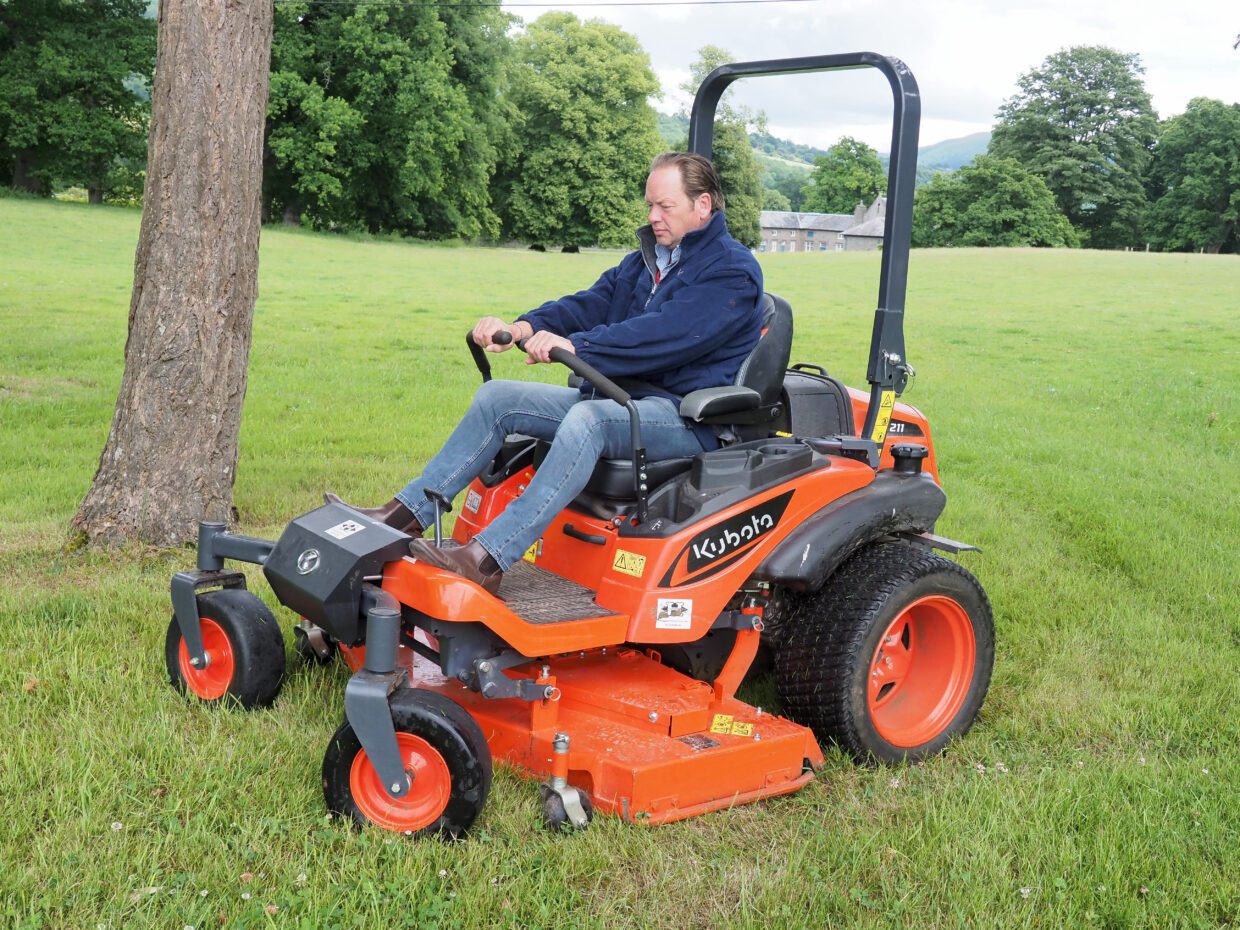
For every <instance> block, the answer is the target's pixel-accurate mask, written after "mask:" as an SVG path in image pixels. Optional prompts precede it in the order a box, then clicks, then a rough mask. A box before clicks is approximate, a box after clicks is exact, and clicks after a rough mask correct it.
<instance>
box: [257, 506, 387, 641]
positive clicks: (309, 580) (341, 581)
mask: <svg viewBox="0 0 1240 930" xmlns="http://www.w3.org/2000/svg"><path fill="white" fill-rule="evenodd" d="M408 554H409V536H407V535H406V534H405V533H402V532H400V531H399V530H394V529H392V527H390V526H387V525H386V524H383V523H379V522H378V521H376V520H372V519H370V518H369V517H366V516H363V515H362V514H360V513H358V512H357V511H356V510H353V509H351V508H349V507H344V506H341V505H340V504H327V505H326V506H323V507H320V508H319V509H318V510H312V511H310V512H309V513H307V514H303V515H302V516H300V517H298V518H297V519H295V520H293V522H291V523H290V524H289V525H288V527H287V528H286V529H285V530H284V533H283V535H281V536H280V539H279V541H278V542H277V543H276V547H275V549H273V550H272V551H271V555H269V556H268V557H267V561H266V562H264V563H263V574H265V575H266V576H267V582H268V583H269V584H270V585H271V590H272V591H274V592H275V594H276V597H277V598H279V600H280V603H281V604H283V605H284V606H285V607H288V608H289V609H290V610H293V611H296V612H297V613H299V614H301V615H302V616H303V617H305V618H306V619H307V620H309V621H310V622H311V623H313V624H315V625H316V626H320V627H322V628H323V629H325V630H326V631H327V632H328V633H330V634H331V635H332V636H333V637H335V638H336V639H337V640H338V641H339V642H342V643H344V644H346V645H350V646H352V645H357V644H358V643H360V642H361V640H362V639H363V636H364V634H365V623H364V622H363V620H362V617H361V597H362V583H363V581H364V580H365V579H366V578H367V577H368V576H373V575H380V574H382V573H383V566H384V565H385V564H386V563H388V562H392V561H395V560H396V559H399V558H400V557H401V556H404V555H408Z"/></svg>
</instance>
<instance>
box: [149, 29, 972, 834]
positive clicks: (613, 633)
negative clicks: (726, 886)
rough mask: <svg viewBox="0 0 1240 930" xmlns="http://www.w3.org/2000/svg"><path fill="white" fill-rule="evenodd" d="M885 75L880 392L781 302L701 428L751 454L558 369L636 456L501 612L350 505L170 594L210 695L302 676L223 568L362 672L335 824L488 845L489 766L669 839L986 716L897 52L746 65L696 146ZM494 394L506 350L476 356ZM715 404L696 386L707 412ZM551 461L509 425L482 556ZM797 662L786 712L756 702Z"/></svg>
mask: <svg viewBox="0 0 1240 930" xmlns="http://www.w3.org/2000/svg"><path fill="white" fill-rule="evenodd" d="M858 67H873V68H876V69H878V70H879V71H881V72H882V73H883V74H884V75H885V76H886V77H887V79H888V82H889V83H890V85H891V87H892V91H893V97H894V101H895V108H894V116H895V118H894V120H893V133H892V148H891V162H890V168H889V177H888V192H887V197H888V199H887V223H886V229H885V234H884V240H883V254H882V266H881V273H880V286H879V300H878V310H877V312H876V314H875V324H874V332H873V337H872V341H871V350H870V358H869V368H868V373H867V378H868V381H869V385H870V387H869V390H868V391H859V390H855V389H850V388H847V387H845V386H844V385H842V384H841V383H840V382H839V381H837V380H836V379H834V378H832V377H831V376H830V375H828V374H827V372H826V371H825V370H823V369H821V368H819V367H817V366H814V365H794V366H793V367H791V368H789V367H788V361H789V355H790V352H791V343H792V313H791V309H790V308H789V306H788V304H787V303H786V302H784V301H783V300H781V299H780V298H778V297H774V296H773V295H767V296H766V297H765V298H764V314H765V319H764V326H763V336H762V338H761V340H760V341H759V343H758V346H757V347H756V348H755V349H754V352H753V354H752V355H751V357H750V360H749V361H748V362H747V363H746V364H745V365H744V366H743V367H742V369H741V371H742V374H741V376H740V377H739V378H738V383H737V384H736V385H734V386H732V387H729V388H713V389H710V391H709V392H695V393H694V394H690V395H689V396H687V397H685V398H684V400H683V402H682V407H681V413H682V415H684V416H687V417H690V418H692V419H696V420H699V421H702V422H715V423H726V424H728V425H729V426H730V427H731V428H732V431H733V433H734V434H735V438H736V441H735V442H732V443H730V444H728V445H725V446H724V447H723V448H720V449H718V450H716V451H712V452H704V453H702V454H700V455H698V456H696V457H693V458H686V459H675V460H670V461H659V462H647V461H645V457H644V453H643V451H642V445H641V438H640V422H639V420H638V417H637V411H636V409H635V407H634V406H633V405H632V404H631V400H630V397H629V395H628V393H627V392H626V391H625V390H624V389H623V387H622V386H620V385H617V384H615V383H613V382H611V381H609V380H608V379H607V378H604V377H603V376H601V375H600V374H599V373H598V372H596V371H594V370H593V369H592V368H591V367H590V366H588V365H586V364H585V363H583V362H581V360H580V359H578V358H576V356H574V355H572V354H571V353H563V352H561V353H560V354H559V355H558V356H553V357H555V358H556V360H557V361H561V362H563V363H564V364H565V365H567V366H569V367H570V368H572V369H573V371H574V373H575V374H576V375H578V376H579V377H583V378H585V379H587V380H589V381H590V382H592V383H593V384H594V386H595V388H596V389H597V390H598V392H599V393H600V394H602V395H604V396H607V397H610V398H612V399H613V400H615V401H616V402H617V403H620V404H622V405H625V406H626V407H628V409H629V412H630V416H631V419H632V430H633V437H634V442H633V447H634V449H635V453H634V455H633V458H632V459H631V460H623V461H621V460H609V459H605V460H603V461H601V462H600V463H599V465H598V467H597V469H596V471H595V473H594V476H593V478H592V479H591V482H590V485H589V486H588V487H587V489H586V490H585V491H584V492H583V493H582V494H581V495H580V496H579V497H578V498H577V499H576V500H574V501H573V502H572V504H570V505H569V506H568V507H567V508H565V510H564V511H563V512H562V513H560V514H559V515H558V517H557V518H556V520H555V521H554V522H553V523H552V525H551V526H550V527H549V528H548V529H547V531H546V532H545V533H544V534H543V537H542V538H541V539H540V540H539V542H538V543H537V544H536V545H535V546H533V547H532V548H531V549H530V551H529V552H528V553H527V554H526V557H525V559H524V560H523V561H522V562H519V563H518V564H517V565H515V566H513V568H512V569H511V570H510V571H509V572H507V573H506V574H505V578H504V583H503V586H502V589H501V596H499V597H497V596H493V595H491V594H489V593H487V592H486V591H485V590H483V589H482V588H481V587H479V586H477V585H475V584H473V583H472V582H470V581H467V580H465V579H463V578H461V577H459V576H457V575H454V574H452V573H449V572H445V571H442V570H439V569H436V568H434V567H431V566H428V565H426V564H423V563H419V562H416V561H414V560H413V559H412V558H410V557H409V556H408V543H409V537H408V536H406V535H405V534H404V533H402V532H399V531H397V530H395V529H392V528H391V527H388V526H386V525H384V524H381V523H378V522H376V521H374V520H372V519H370V518H368V517H366V516H365V515H363V514H360V513H358V512H357V511H355V510H352V509H350V508H349V507H347V506H344V505H341V504H328V505H326V506H323V507H320V508H319V509H317V510H314V511H311V512H310V513H307V514H304V515H303V516H300V517H298V518H297V519H295V520H293V521H292V522H291V523H290V524H289V526H288V527H287V529H286V530H285V531H284V533H283V535H282V536H281V537H280V539H279V540H277V541H275V542H271V541H268V540H262V539H256V538H253V537H247V536H241V535H238V534H233V533H230V532H228V531H227V530H226V528H225V527H224V525H223V524H218V523H204V524H202V525H201V526H200V528H199V540H198V565H197V568H196V569H195V570H193V571H186V572H180V573H178V574H177V575H176V576H175V577H174V578H173V581H172V601H173V607H174V616H173V619H172V622H171V624H170V625H169V628H168V636H167V642H166V650H165V658H166V661H167V667H168V673H169V676H170V678H171V681H172V683H173V685H174V686H175V687H177V688H178V689H180V690H181V691H183V692H185V693H187V694H190V695H193V696H195V697H196V698H198V699H200V700H203V701H208V702H221V703H225V702H226V703H232V704H236V705H240V706H243V707H255V706H261V705H265V704H269V703H270V702H271V701H273V700H274V699H275V697H276V694H277V692H278V691H279V689H280V685H281V682H282V679H283V675H284V666H285V651H284V640H283V637H282V635H281V632H280V629H279V626H278V625H277V623H276V620H275V617H274V616H273V614H272V612H271V611H270V610H269V609H268V608H267V607H266V606H265V605H264V603H263V602H262V601H261V600H260V599H259V598H258V597H256V596H255V595H253V594H252V593H250V592H249V591H247V590H246V579H245V576H244V575H243V574H242V573H241V572H239V571H236V570H234V569H229V568H228V567H227V566H226V560H234V561H246V562H252V563H257V564H260V565H262V567H263V572H264V574H265V576H266V578H267V580H268V582H269V584H270V585H271V588H272V590H273V592H274V593H275V595H276V597H277V598H278V600H279V601H280V602H281V603H282V604H284V605H285V606H286V607H288V608H289V609H291V610H292V611H294V612H295V613H297V614H298V615H300V617H301V618H302V619H301V621H300V622H299V623H298V625H297V627H296V629H295V634H296V636H297V650H298V652H300V653H301V654H302V655H303V656H304V657H305V658H307V659H309V660H311V661H322V662H326V661H330V660H332V659H333V658H334V657H336V656H341V657H343V659H344V661H346V662H347V663H348V664H349V666H350V667H351V668H352V670H353V672H354V674H353V677H352V678H351V679H350V681H349V683H348V685H347V687H346V689H345V720H344V722H343V723H342V724H341V726H340V728H339V729H338V730H337V731H336V733H335V735H333V736H332V738H331V740H330V742H329V744H328V748H327V752H326V754H325V757H324V760H323V790H324V795H325V798H326V802H327V805H328V808H329V809H330V810H331V811H332V812H333V813H335V814H337V815H342V816H347V817H350V818H352V820H353V821H354V822H356V823H357V824H359V825H365V824H373V825H376V826H379V827H382V828H384V829H388V830H393V831H399V832H402V833H408V834H415V835H441V836H458V835H462V834H464V833H465V832H466V831H467V830H468V829H469V828H470V826H471V825H472V824H473V823H474V821H475V819H476V818H477V817H478V815H479V813H480V812H481V810H482V808H483V806H484V803H485V801H486V797H487V792H488V790H489V787H490V782H491V772H492V764H493V761H500V762H503V763H505V764H507V765H510V766H512V767H514V768H515V769H517V770H518V771H520V772H522V773H525V774H528V775H530V776H533V777H535V778H538V779H541V791H542V795H543V805H544V807H543V810H544V818H545V820H546V822H547V823H548V825H550V826H552V827H565V826H572V827H584V826H585V825H586V824H587V823H588V821H589V820H590V818H591V817H592V816H593V814H594V812H596V811H602V812H604V813H607V814H611V815H615V816H618V817H621V818H623V819H624V820H626V821H632V822H638V823H646V824H659V823H664V822H668V821H674V820H679V819H682V818H685V817H690V816H693V815H695V814H702V813H705V812H708V811H714V810H719V809H722V808H728V807H731V806H733V805H735V804H742V803H746V802H749V801H755V800H758V799H760V798H766V797H770V796H772V795H780V794H786V793H789V792H792V791H795V790H797V789H798V788H800V787H802V786H803V785H805V784H806V783H807V782H808V781H810V779H812V778H813V773H814V771H815V769H817V768H819V767H820V766H821V765H822V764H823V755H822V750H821V749H820V745H821V744H822V743H823V742H826V741H829V742H833V743H835V744H837V745H839V746H840V747H841V748H842V749H843V750H844V751H846V752H847V753H849V754H851V755H852V756H853V757H854V758H856V759H857V760H858V761H862V762H870V761H877V762H899V761H904V760H909V761H915V760H918V759H922V758H925V757H926V756H929V755H931V754H934V753H938V752H940V751H941V750H943V749H944V748H945V747H946V746H947V744H948V743H949V741H950V740H952V739H953V738H955V737H958V736H961V735H962V734H963V733H965V731H967V730H968V729H969V727H970V726H971V725H972V723H973V721H974V720H975V718H976V716H977V714H978V711H979V709H980V707H981V704H982V701H983V699H984V697H985V694H986V690H987V687H988V685H989V682H990V673H991V668H992V665H993V662H994V622H993V618H992V615H991V610H990V605H989V603H988V601H987V598H986V595H985V592H984V591H983V590H982V588H981V586H980V585H979V584H978V582H977V581H976V580H975V579H974V578H973V576H972V575H971V574H970V573H969V572H968V571H966V570H965V569H964V568H962V567H961V566H960V565H958V564H957V563H956V562H954V561H951V560H950V559H948V558H946V557H944V556H943V555H941V554H939V552H938V551H936V550H939V551H946V552H948V553H956V552H959V551H962V550H964V549H969V548H972V547H970V546H966V545H964V544H962V543H957V542H954V541H952V540H949V539H945V538H942V537H940V536H936V535H935V534H934V532H933V530H934V525H935V522H936V520H937V519H938V517H939V515H940V514H941V512H942V510H943V507H944V505H945V503H946V497H945V495H944V493H943V491H942V489H941V488H940V486H939V483H938V470H937V466H936V460H935V454H934V447H933V444H932V442H931V438H930V427H929V424H928V422H927V420H926V418H925V417H924V416H923V415H922V414H921V413H920V412H919V411H917V410H916V409H915V408H913V407H910V406H908V405H906V404H903V403H900V402H897V401H896V397H897V396H898V395H899V394H900V393H901V392H902V391H903V390H904V388H905V386H906V385H907V383H908V380H909V379H910V378H911V376H912V373H913V372H912V368H911V367H910V366H909V365H908V364H907V362H906V360H905V352H904V338H903V310H904V290H905V279H906V274H907V260H908V247H909V233H910V226H911V219H912V195H913V178H914V169H915V161H916V152H917V127H918V120H919V114H920V99H919V97H918V92H917V85H916V82H915V80H914V79H913V76H912V74H911V73H910V72H909V70H908V69H907V67H906V66H905V65H904V64H903V63H902V62H900V61H898V60H896V59H893V58H885V57H881V56H878V55H874V54H871V53H856V54H848V55H831V56H815V57H809V58H798V59H786V60H781V61H763V62H749V63H741V64H728V65H724V66H722V67H720V68H718V69H716V70H715V71H714V72H712V73H711V74H710V75H709V76H708V77H707V78H706V80H705V81H704V82H703V84H702V87H701V88H700V89H699V91H698V94H697V98H696V100H695V102H694V107H693V113H692V117H691V124H690V148H691V149H692V150H694V151H698V152H702V153H703V154H707V155H709V154H710V152H711V131H712V126H713V117H714V112H715V107H716V105H717V103H718V101H719V97H720V95H721V94H722V93H723V90H724V89H725V88H726V87H727V85H728V84H729V83H731V82H732V81H733V80H736V79H737V78H740V77H746V76H754V75H768V74H781V73H792V72H808V71H831V70H839V69H845V68H858ZM469 346H470V349H471V351H473V352H474V359H475V362H476V363H477V365H478V367H479V369H480V371H481V372H482V375H483V377H484V378H489V377H490V369H489V363H488V362H487V359H486V356H485V354H484V353H483V352H482V351H481V350H480V349H479V348H478V347H477V346H475V345H473V343H472V342H470V343H469ZM699 395H700V396H699ZM544 452H545V445H544V444H543V443H541V441H539V440H534V439H529V438H528V437H520V436H513V437H510V438H509V439H508V441H507V442H506V443H505V445H504V447H503V449H502V450H501V451H500V453H499V454H498V455H497V456H496V458H495V460H494V461H493V462H492V463H491V464H490V466H489V467H488V469H487V470H486V471H485V472H484V473H483V474H482V475H481V476H480V477H479V478H478V479H476V480H475V481H474V483H473V484H472V486H471V487H470V488H469V489H468V491H467V492H466V496H465V500H464V503H463V508H462V512H461V514H460V516H459V517H458V519H457V521H456V523H455V526H454V530H453V534H452V535H453V539H452V540H451V541H448V540H442V539H441V531H440V520H439V519H438V516H439V513H441V512H442V510H444V509H447V508H448V507H450V506H451V505H450V502H448V501H443V500H440V501H437V502H436V503H437V519H436V527H435V535H436V540H437V541H439V542H440V543H441V544H443V545H452V544H463V543H465V542H467V541H468V540H469V539H470V538H471V537H472V536H473V535H474V534H475V533H477V532H479V531H480V530H481V529H482V528H483V527H485V526H486V525H487V524H488V523H489V521H490V520H491V519H493V518H494V516H495V515H496V514H498V513H499V512H500V511H502V510H503V508H504V507H505V506H506V505H507V503H508V502H510V501H511V500H513V499H514V498H515V497H516V496H517V495H519V494H520V493H521V492H522V490H523V489H524V487H525V485H526V484H527V483H528V481H529V479H530V476H531V475H532V474H533V473H534V471H535V469H536V468H537V467H538V464H539V462H540V461H541V458H542V455H543V453H544ZM759 662H769V664H770V665H771V666H773V674H774V678H775V683H776V688H777V693H778V697H779V703H780V706H781V714H775V713H772V712H771V711H770V710H769V709H763V708H761V707H754V706H751V705H750V704H747V703H745V702H744V701H742V700H739V699H738V698H737V696H736V693H737V689H738V687H739V686H740V684H741V682H742V680H743V679H744V678H745V676H746V674H747V673H748V672H750V670H751V669H752V668H754V667H755V664H756V663H759Z"/></svg>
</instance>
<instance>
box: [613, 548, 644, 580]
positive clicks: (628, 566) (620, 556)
mask: <svg viewBox="0 0 1240 930" xmlns="http://www.w3.org/2000/svg"><path fill="white" fill-rule="evenodd" d="M611 567H612V570H613V571H617V572H620V574H622V575H632V576H633V577H634V578H640V577H641V576H642V574H643V573H644V572H645V571H646V557H645V556H644V555H638V554H637V553H636V552H626V551H625V550H624V549H617V550H616V556H615V558H613V559H612V560H611Z"/></svg>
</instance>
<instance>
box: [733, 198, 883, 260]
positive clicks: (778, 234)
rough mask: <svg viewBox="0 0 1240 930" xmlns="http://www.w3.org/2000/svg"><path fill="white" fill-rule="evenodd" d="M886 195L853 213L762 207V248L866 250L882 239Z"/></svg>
mask: <svg viewBox="0 0 1240 930" xmlns="http://www.w3.org/2000/svg"><path fill="white" fill-rule="evenodd" d="M886 215H887V198H886V197H879V198H878V199H876V200H875V201H874V202H873V203H872V204H870V206H869V207H867V206H866V205H865V204H863V203H859V204H857V207H856V209H855V210H853V212H852V213H790V212H788V211H786V210H763V211H762V217H761V220H760V222H761V225H762V242H761V243H760V244H759V246H758V251H759V252H865V251H869V250H871V249H877V248H878V247H879V246H880V245H882V242H883V227H884V225H885V223H886Z"/></svg>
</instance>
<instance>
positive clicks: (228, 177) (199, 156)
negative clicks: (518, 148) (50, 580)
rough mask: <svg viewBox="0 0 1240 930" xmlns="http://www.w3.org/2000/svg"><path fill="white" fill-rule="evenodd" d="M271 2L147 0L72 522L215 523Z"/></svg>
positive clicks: (235, 390) (90, 526)
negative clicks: (138, 189)
mask: <svg viewBox="0 0 1240 930" xmlns="http://www.w3.org/2000/svg"><path fill="white" fill-rule="evenodd" d="M272 15H273V6H272V2H271V0H161V3H160V9H159V33H158V42H159V46H158V52H157V54H156V62H155V85H154V88H153V92H152V113H151V130H150V142H149V147H148V153H147V172H146V186H145V190H144V192H143V205H144V209H143V214H142V227H141V231H140V233H139V238H138V248H137V254H136V256H135V259H134V287H133V296H132V299H131V301H130V305H129V338H128V341H127V342H126V345H125V373H124V376H123V378H122V380H121V388H120V395H119V397H118V398H117V402H116V413H115V415H114V416H113V420H112V429H111V432H110V434H109V436H108V441H107V444H106V446H105V447H104V450H103V454H102V456H101V457H100V461H99V469H98V471H97V472H96V474H95V480H94V483H93V485H92V486H91V489H90V491H89V492H88V493H87V495H86V498H85V500H83V502H82V505H81V507H80V509H79V510H78V513H77V515H76V516H75V517H74V518H73V525H74V527H76V528H77V529H79V530H81V531H82V532H84V533H85V534H86V536H87V538H88V539H89V541H90V542H92V543H102V544H114V543H119V542H123V541H126V540H130V539H135V540H140V541H143V542H147V543H153V544H156V545H171V544H176V543H180V542H183V541H186V540H190V539H193V538H194V537H195V534H196V531H197V524H198V522H199V521H200V520H222V521H225V522H229V521H230V519H231V517H232V516H233V507H232V487H233V481H234V479H235V476H236V466H237V454H238V438H239V432H240V425H241V406H242V401H243V400H244V398H245V388H246V369H247V365H248V363H249V353H250V331H251V322H252V320H253V314H254V300H255V297H256V296H257V291H258V239H259V230H260V228H261V225H260V222H259V219H260V200H261V192H262V152H263V123H264V119H265V116H266V109H267V74H268V69H269V65H270V57H271V30H272Z"/></svg>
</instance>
